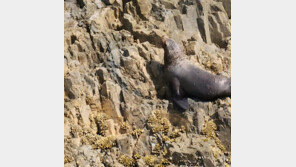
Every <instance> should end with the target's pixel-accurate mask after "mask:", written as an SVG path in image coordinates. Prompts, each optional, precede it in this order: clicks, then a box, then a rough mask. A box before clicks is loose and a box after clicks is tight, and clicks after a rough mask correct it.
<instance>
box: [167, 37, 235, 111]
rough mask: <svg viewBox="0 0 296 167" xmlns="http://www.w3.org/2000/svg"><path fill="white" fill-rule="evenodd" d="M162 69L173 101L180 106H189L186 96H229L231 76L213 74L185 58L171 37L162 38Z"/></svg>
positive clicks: (209, 98)
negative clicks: (163, 63)
mask: <svg viewBox="0 0 296 167" xmlns="http://www.w3.org/2000/svg"><path fill="white" fill-rule="evenodd" d="M162 42H163V47H164V62H165V65H164V70H165V77H166V81H167V82H168V84H169V86H170V90H171V92H172V99H173V102H174V103H176V104H177V106H179V107H180V108H182V109H184V110H186V109H188V108H189V104H188V101H187V97H195V98H198V99H200V100H213V99H216V98H219V97H225V96H231V78H227V77H225V76H222V75H214V74H211V73H210V72H207V71H205V70H203V69H201V68H199V67H197V66H196V65H194V64H193V63H191V62H190V61H189V60H188V59H186V57H185V55H184V54H183V51H182V49H181V48H180V46H179V45H178V44H177V42H175V41H174V40H172V39H169V38H166V37H163V38H162Z"/></svg>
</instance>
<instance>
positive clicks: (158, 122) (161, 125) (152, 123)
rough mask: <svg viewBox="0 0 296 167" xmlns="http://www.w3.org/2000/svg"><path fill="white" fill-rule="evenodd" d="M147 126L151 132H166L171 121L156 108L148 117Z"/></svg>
mask: <svg viewBox="0 0 296 167" xmlns="http://www.w3.org/2000/svg"><path fill="white" fill-rule="evenodd" d="M148 126H149V127H150V128H151V130H152V132H153V133H158V132H162V133H165V134H167V133H168V132H169V129H170V127H171V123H170V122H169V120H168V119H167V118H164V117H162V115H161V111H160V110H156V111H155V113H154V114H152V115H151V116H150V117H149V119H148Z"/></svg>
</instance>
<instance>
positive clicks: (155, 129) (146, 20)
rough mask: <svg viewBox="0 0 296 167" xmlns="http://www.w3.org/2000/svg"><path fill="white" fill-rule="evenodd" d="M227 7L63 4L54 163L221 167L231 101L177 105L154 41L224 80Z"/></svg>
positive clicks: (226, 154) (210, 2)
mask: <svg viewBox="0 0 296 167" xmlns="http://www.w3.org/2000/svg"><path fill="white" fill-rule="evenodd" d="M230 3H231V1H230V0H197V1H196V0H170V1H169V0H145V1H144V0H65V1H64V166H65V167H101V166H119V167H120V166H139V167H142V166H143V167H144V166H158V167H161V166H170V167H173V166H204V167H214V166H219V167H220V166H221V167H222V166H223V167H224V166H231V152H230V151H231V98H229V97H226V98H220V99H217V100H214V101H208V102H201V101H198V100H196V99H188V100H189V104H190V108H189V109H188V110H186V111H185V112H181V111H179V110H178V108H177V107H176V106H175V105H174V104H173V103H172V101H171V100H170V92H169V89H168V85H166V83H165V81H164V79H163V78H164V74H163V64H164V58H163V56H164V50H163V48H162V44H161V37H162V36H164V35H165V36H168V37H170V38H173V39H174V40H176V41H177V42H178V43H179V44H180V46H181V47H182V49H183V52H184V54H186V55H187V57H188V59H189V60H190V61H192V62H193V63H195V64H196V65H197V66H199V67H200V68H202V69H205V70H207V71H209V72H211V73H213V74H221V75H225V76H228V77H230V75H231V41H230V40H231V12H230V10H231V9H230V6H231V4H230Z"/></svg>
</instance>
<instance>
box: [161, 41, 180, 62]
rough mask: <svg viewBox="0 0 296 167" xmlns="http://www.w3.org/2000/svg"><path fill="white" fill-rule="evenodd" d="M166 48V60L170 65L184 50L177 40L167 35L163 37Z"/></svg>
mask: <svg viewBox="0 0 296 167" xmlns="http://www.w3.org/2000/svg"><path fill="white" fill-rule="evenodd" d="M162 44H163V48H164V61H165V64H166V65H168V64H170V63H172V62H174V61H176V60H177V59H179V58H181V57H182V56H183V51H182V49H181V47H180V46H179V45H178V43H177V42H176V41H174V40H173V39H169V38H166V37H162Z"/></svg>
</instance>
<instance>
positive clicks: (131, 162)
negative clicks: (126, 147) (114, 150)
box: [119, 155, 136, 167]
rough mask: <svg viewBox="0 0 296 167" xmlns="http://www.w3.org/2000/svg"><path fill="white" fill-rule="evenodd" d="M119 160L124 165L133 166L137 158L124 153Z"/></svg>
mask: <svg viewBox="0 0 296 167" xmlns="http://www.w3.org/2000/svg"><path fill="white" fill-rule="evenodd" d="M119 162H120V163H121V164H122V165H124V166H127V167H132V166H135V163H136V162H135V160H134V159H133V158H131V157H129V156H127V155H122V156H120V158H119Z"/></svg>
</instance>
